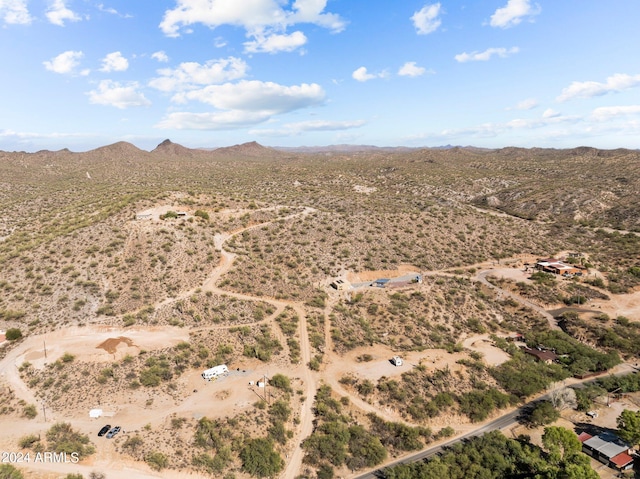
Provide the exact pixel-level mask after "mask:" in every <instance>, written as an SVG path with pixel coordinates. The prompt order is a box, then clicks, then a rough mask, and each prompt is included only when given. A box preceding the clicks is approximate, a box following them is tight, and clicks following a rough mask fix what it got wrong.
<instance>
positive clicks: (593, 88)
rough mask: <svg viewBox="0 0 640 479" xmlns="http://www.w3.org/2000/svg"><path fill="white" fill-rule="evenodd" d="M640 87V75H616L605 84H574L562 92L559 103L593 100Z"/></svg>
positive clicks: (587, 82)
mask: <svg viewBox="0 0 640 479" xmlns="http://www.w3.org/2000/svg"><path fill="white" fill-rule="evenodd" d="M638 85H640V75H627V74H624V73H616V74H615V75H612V76H610V77H609V78H607V81H606V82H605V83H599V82H595V81H585V82H573V83H571V85H569V86H568V87H567V88H565V89H564V90H562V93H560V96H558V98H556V99H557V100H558V101H567V100H571V99H573V98H592V97H594V96H601V95H606V94H607V93H615V92H620V91H622V90H627V89H629V88H633V87H635V86H638Z"/></svg>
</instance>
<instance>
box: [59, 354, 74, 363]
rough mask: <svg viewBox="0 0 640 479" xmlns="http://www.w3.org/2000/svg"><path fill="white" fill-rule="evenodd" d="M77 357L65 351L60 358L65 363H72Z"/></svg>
mask: <svg viewBox="0 0 640 479" xmlns="http://www.w3.org/2000/svg"><path fill="white" fill-rule="evenodd" d="M75 358H76V357H75V356H74V355H73V354H71V353H64V354H63V355H62V357H61V358H60V359H62V362H63V363H71V362H73V360H74V359H75Z"/></svg>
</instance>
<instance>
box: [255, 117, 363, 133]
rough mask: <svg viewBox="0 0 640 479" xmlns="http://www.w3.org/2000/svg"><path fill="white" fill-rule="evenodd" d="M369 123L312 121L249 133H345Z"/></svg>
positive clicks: (359, 121)
mask: <svg viewBox="0 0 640 479" xmlns="http://www.w3.org/2000/svg"><path fill="white" fill-rule="evenodd" d="M366 123H367V122H366V121H364V120H355V121H328V120H310V121H300V122H296V123H287V124H285V125H283V126H282V128H272V129H268V128H267V129H257V130H251V131H249V134H251V135H259V136H270V137H280V136H295V135H300V134H301V133H303V132H307V131H344V130H350V129H353V128H360V127H361V126H363V125H365V124H366Z"/></svg>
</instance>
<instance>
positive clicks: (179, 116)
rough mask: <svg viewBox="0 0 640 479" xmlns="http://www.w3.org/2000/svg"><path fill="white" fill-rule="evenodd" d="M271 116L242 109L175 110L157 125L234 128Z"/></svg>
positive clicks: (204, 128) (261, 120)
mask: <svg viewBox="0 0 640 479" xmlns="http://www.w3.org/2000/svg"><path fill="white" fill-rule="evenodd" d="M269 118H270V115H269V114H268V113H265V112H252V111H240V110H232V111H222V112H207V113H190V112H174V113H169V114H168V115H167V116H166V117H165V118H164V119H163V120H161V121H160V122H159V123H158V124H156V125H155V127H156V128H162V129H177V130H233V129H237V128H244V127H247V126H252V125H257V124H258V123H262V122H264V121H267V120H268V119H269Z"/></svg>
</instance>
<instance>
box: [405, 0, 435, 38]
mask: <svg viewBox="0 0 640 479" xmlns="http://www.w3.org/2000/svg"><path fill="white" fill-rule="evenodd" d="M441 13H442V7H441V5H440V3H434V4H431V5H429V4H427V5H425V6H424V7H422V9H420V10H418V11H417V12H415V13H414V14H413V16H412V17H411V21H412V22H413V26H414V27H415V29H416V31H417V32H418V34H419V35H428V34H429V33H433V32H435V31H436V30H437V29H438V27H439V26H440V25H441V24H442V21H441V20H440V19H439V18H438V16H439V15H440V14H441Z"/></svg>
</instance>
